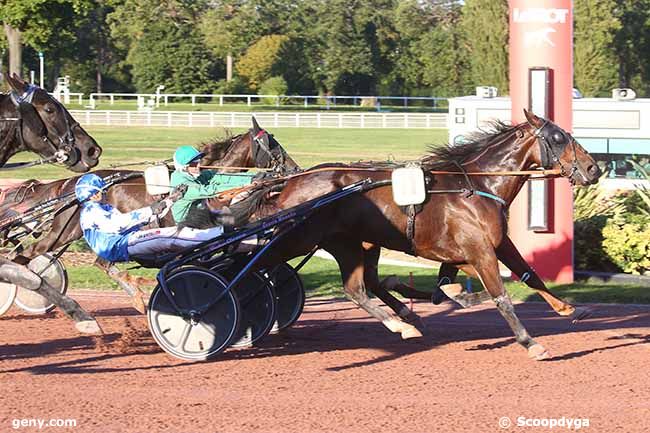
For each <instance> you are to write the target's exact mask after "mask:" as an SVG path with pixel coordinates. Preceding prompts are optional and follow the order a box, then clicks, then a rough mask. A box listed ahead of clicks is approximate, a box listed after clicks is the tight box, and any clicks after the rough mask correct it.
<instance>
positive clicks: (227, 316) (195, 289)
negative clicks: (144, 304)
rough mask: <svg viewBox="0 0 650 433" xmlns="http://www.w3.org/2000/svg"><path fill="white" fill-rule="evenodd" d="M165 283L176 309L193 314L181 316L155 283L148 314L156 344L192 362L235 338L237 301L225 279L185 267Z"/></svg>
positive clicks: (214, 351) (208, 354)
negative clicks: (228, 290)
mask: <svg viewBox="0 0 650 433" xmlns="http://www.w3.org/2000/svg"><path fill="white" fill-rule="evenodd" d="M167 285H168V287H169V289H170V291H171V292H172V295H173V297H174V301H175V302H176V304H177V305H178V306H179V308H180V309H181V310H183V311H184V312H188V313H189V312H193V314H191V313H190V314H187V317H183V316H181V314H179V312H177V311H176V310H175V309H174V307H173V306H172V304H171V303H170V302H169V299H168V298H167V296H166V295H165V292H164V291H163V290H162V288H161V287H160V286H157V287H156V288H155V289H154V291H153V293H152V294H151V299H150V300H149V309H148V312H147V317H148V319H149V329H150V330H151V334H152V335H153V337H154V339H155V340H156V342H157V343H158V345H159V346H160V347H162V348H163V350H164V351H165V352H167V353H169V354H170V355H172V356H175V357H177V358H181V359H187V360H193V361H194V360H203V359H208V358H211V357H214V356H216V355H218V354H219V353H221V352H222V351H223V350H224V349H226V347H228V345H229V344H230V343H231V341H232V340H233V338H234V337H235V333H236V331H237V329H238V326H239V317H240V312H239V303H238V302H237V299H236V298H235V296H234V295H233V294H232V293H230V292H227V291H225V289H226V287H227V286H228V285H227V284H226V282H225V281H224V280H223V279H222V278H220V277H219V276H218V275H217V274H215V273H214V272H212V271H210V270H208V269H204V268H197V267H188V268H182V269H180V270H178V271H176V272H174V273H173V274H171V275H170V276H169V277H168V279H167ZM212 303H214V305H212V307H210V308H209V309H208V310H207V311H205V312H203V313H201V310H202V309H204V308H205V307H207V306H208V305H210V304H212Z"/></svg>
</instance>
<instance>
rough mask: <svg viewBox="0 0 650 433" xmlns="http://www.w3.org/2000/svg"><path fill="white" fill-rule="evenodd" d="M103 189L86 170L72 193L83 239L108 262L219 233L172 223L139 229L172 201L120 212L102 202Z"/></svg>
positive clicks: (176, 247)
mask: <svg viewBox="0 0 650 433" xmlns="http://www.w3.org/2000/svg"><path fill="white" fill-rule="evenodd" d="M105 189H106V183H105V181H104V179H102V178H101V177H99V176H97V175H96V174H92V173H90V174H85V175H83V176H81V178H79V180H78V181H77V184H76V185H75V194H76V196H77V199H78V200H79V202H80V203H82V210H81V215H80V218H79V220H80V224H81V229H82V230H83V236H84V238H85V239H86V242H87V243H88V245H89V246H90V248H91V249H92V250H93V251H94V252H95V254H97V255H98V256H99V257H101V258H103V259H105V260H108V261H110V262H125V261H129V259H130V257H131V256H135V255H154V254H160V253H166V252H171V251H177V250H180V249H183V248H186V247H189V246H192V245H196V244H199V243H201V242H203V241H206V240H208V239H212V238H215V237H217V236H219V235H221V234H222V233H223V227H221V226H217V227H213V228H210V229H205V230H198V229H192V228H189V227H185V228H183V229H178V227H176V226H173V227H165V228H155V229H149V230H141V229H142V227H143V226H145V225H147V224H149V223H152V222H155V221H156V220H157V219H159V218H163V217H164V216H165V215H166V214H167V213H168V212H169V210H170V209H171V206H172V204H173V203H172V201H171V200H168V199H167V200H163V201H161V202H156V203H154V204H152V205H151V206H147V207H144V208H141V209H137V210H134V211H131V212H128V213H122V212H120V211H119V210H117V209H115V208H114V207H113V206H111V205H110V204H108V203H104V202H103V199H104V191H105Z"/></svg>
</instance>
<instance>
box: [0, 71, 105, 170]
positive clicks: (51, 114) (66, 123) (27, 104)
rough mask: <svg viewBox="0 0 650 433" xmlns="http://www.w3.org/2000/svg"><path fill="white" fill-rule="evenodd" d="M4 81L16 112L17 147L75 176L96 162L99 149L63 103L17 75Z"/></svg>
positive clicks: (93, 165)
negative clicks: (49, 159)
mask: <svg viewBox="0 0 650 433" xmlns="http://www.w3.org/2000/svg"><path fill="white" fill-rule="evenodd" d="M6 78H7V82H8V83H9V85H10V86H11V93H10V98H11V101H12V102H13V104H14V105H15V107H16V110H17V111H18V120H19V121H20V124H19V128H18V134H19V137H18V140H19V142H20V143H19V147H20V148H22V149H25V150H29V151H32V152H35V153H37V154H38V155H40V156H41V157H43V158H56V160H57V162H61V163H63V164H65V165H66V167H67V168H68V169H69V170H71V171H74V172H78V173H84V172H87V171H89V170H90V169H91V168H93V167H95V166H96V165H97V164H98V163H99V156H100V155H101V153H102V148H101V147H99V145H98V144H97V142H96V141H95V140H94V139H93V138H92V137H91V136H90V135H88V133H87V132H86V131H85V130H84V129H83V128H82V127H81V126H80V125H79V123H78V122H77V121H75V120H74V119H73V118H72V116H71V115H70V113H69V112H68V110H67V109H66V108H65V107H64V106H63V104H61V103H60V102H59V101H57V100H56V99H54V98H53V97H52V96H50V95H49V94H48V93H47V92H46V91H45V90H43V89H41V88H40V87H38V86H34V85H31V84H29V83H27V82H25V81H23V80H22V79H20V78H19V77H18V76H17V75H13V76H10V75H7V77H6ZM20 148H17V149H16V150H20Z"/></svg>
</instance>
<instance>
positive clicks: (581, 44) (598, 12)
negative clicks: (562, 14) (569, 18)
mask: <svg viewBox="0 0 650 433" xmlns="http://www.w3.org/2000/svg"><path fill="white" fill-rule="evenodd" d="M615 7H616V0H576V1H575V4H574V14H575V17H574V21H575V29H574V35H575V36H574V38H575V43H574V70H575V74H574V76H575V79H574V83H575V87H577V88H578V89H580V91H581V92H582V94H583V95H584V96H607V95H608V94H609V92H611V89H612V88H614V87H616V84H617V82H618V65H617V60H616V59H617V56H616V50H615V46H614V39H615V37H616V32H617V31H618V30H619V29H620V21H619V20H618V19H617V17H616V16H615V12H614V10H615Z"/></svg>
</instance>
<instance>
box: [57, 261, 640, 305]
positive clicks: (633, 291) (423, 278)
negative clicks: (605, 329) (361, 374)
mask: <svg viewBox="0 0 650 433" xmlns="http://www.w3.org/2000/svg"><path fill="white" fill-rule="evenodd" d="M299 260H300V259H295V260H294V261H292V263H293V264H294V265H295V264H296V263H297V262H298V261H299ZM123 267H124V268H126V267H127V266H123ZM132 272H133V274H134V275H141V276H147V277H150V278H153V277H155V275H156V271H155V270H152V269H137V270H133V271H132ZM410 272H412V273H413V283H414V286H415V287H416V288H418V289H419V290H423V291H431V290H432V289H433V287H434V285H435V283H436V275H437V271H436V270H435V269H423V268H410V267H407V266H390V265H381V266H380V275H381V277H382V278H384V277H387V276H389V275H397V276H398V277H399V278H400V280H401V281H402V282H404V283H408V281H409V273H410ZM68 274H69V277H70V287H71V288H77V289H79V288H92V289H109V290H119V289H118V287H117V285H116V284H114V283H113V282H112V281H110V280H109V279H108V278H106V277H105V276H104V275H103V274H102V272H101V271H99V270H98V269H97V268H95V267H93V266H78V267H75V268H72V269H68ZM300 276H301V278H302V280H303V282H304V284H305V287H306V289H307V294H308V296H332V297H341V296H344V294H343V290H342V283H341V275H340V273H339V270H338V267H337V265H336V263H335V262H334V261H331V260H325V259H321V258H318V257H314V258H312V259H311V260H310V261H309V262H308V263H307V265H305V267H303V268H302V269H301V271H300ZM459 282H461V283H463V284H464V282H465V277H464V276H461V277H460V278H459ZM472 287H473V289H474V290H480V289H481V286H480V284H479V283H478V282H477V281H473V284H472ZM506 287H507V289H508V292H509V293H510V295H511V296H512V298H513V299H517V300H521V301H542V298H540V297H539V296H538V295H537V294H536V293H535V292H534V291H532V290H530V289H529V288H528V287H527V286H525V285H524V284H522V283H520V282H513V281H509V282H506ZM549 287H550V288H551V289H552V290H553V292H554V293H556V294H557V295H558V296H560V297H562V298H563V299H565V300H567V301H568V302H572V303H573V302H575V303H586V302H607V303H621V304H623V303H643V304H648V303H650V290H648V288H647V287H640V286H627V285H621V284H609V283H602V284H594V283H583V282H578V283H574V284H565V285H558V284H549Z"/></svg>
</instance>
